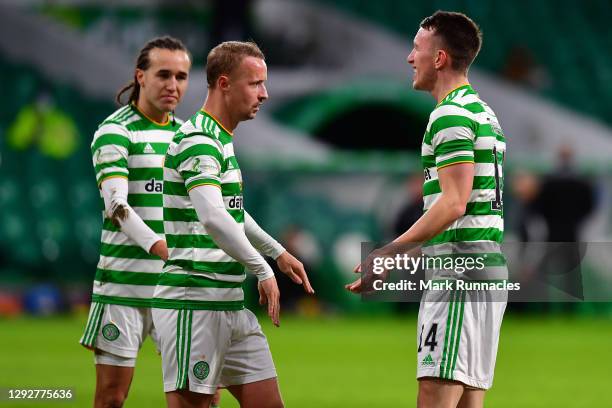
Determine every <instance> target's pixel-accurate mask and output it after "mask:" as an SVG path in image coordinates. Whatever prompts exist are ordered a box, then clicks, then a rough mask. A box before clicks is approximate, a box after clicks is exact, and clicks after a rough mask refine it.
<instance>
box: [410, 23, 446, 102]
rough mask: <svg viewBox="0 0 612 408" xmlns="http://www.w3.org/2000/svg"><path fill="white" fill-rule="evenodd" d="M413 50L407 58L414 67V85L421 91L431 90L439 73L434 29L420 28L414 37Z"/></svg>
mask: <svg viewBox="0 0 612 408" xmlns="http://www.w3.org/2000/svg"><path fill="white" fill-rule="evenodd" d="M413 45H414V46H413V48H412V51H410V54H409V55H408V58H406V60H407V61H408V64H410V65H411V66H412V68H413V69H414V76H413V78H412V87H413V88H414V89H418V90H421V91H431V90H432V89H433V88H434V85H435V83H436V80H437V77H438V73H437V70H436V68H435V65H434V63H435V60H436V56H437V55H436V54H437V50H438V47H437V41H436V38H435V36H434V31H433V30H426V29H424V28H420V29H419V31H417V34H416V36H415V37H414V42H413Z"/></svg>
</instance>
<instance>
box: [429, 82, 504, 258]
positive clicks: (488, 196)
mask: <svg viewBox="0 0 612 408" xmlns="http://www.w3.org/2000/svg"><path fill="white" fill-rule="evenodd" d="M505 140H506V139H505V137H504V133H503V131H502V129H501V127H500V125H499V122H498V120H497V117H496V116H495V113H494V112H493V111H492V110H491V108H490V107H489V106H488V105H487V104H486V103H485V102H483V101H482V100H481V99H480V97H479V96H478V94H477V93H476V92H475V91H474V90H473V89H472V87H471V86H470V85H464V86H461V87H459V88H457V89H455V90H454V91H452V92H451V93H449V94H448V95H447V96H446V97H445V98H444V99H443V100H442V101H441V102H440V103H439V104H438V105H437V106H436V108H435V109H434V110H433V112H432V113H431V115H430V116H429V123H428V124H427V130H426V132H425V135H424V137H423V144H422V148H421V155H422V164H423V169H424V173H425V174H424V175H425V181H424V185H423V201H424V208H423V209H424V211H427V210H428V209H429V208H431V206H432V205H433V203H434V202H435V200H436V199H437V198H438V197H439V195H440V193H441V190H440V184H439V182H438V170H439V169H441V168H443V167H445V166H449V165H453V164H457V163H463V162H465V163H474V164H475V166H474V182H473V186H472V193H471V194H470V198H469V201H468V203H467V208H466V211H465V214H464V215H463V216H461V217H460V218H458V219H457V220H456V221H455V222H454V223H453V224H452V225H450V226H449V227H448V228H447V229H446V230H445V231H443V232H442V233H440V234H438V235H437V236H435V237H433V238H432V239H431V240H429V241H428V242H426V243H425V244H424V245H423V252H424V253H425V254H426V255H430V256H434V255H441V254H449V253H453V254H457V253H462V252H464V253H493V254H498V255H494V256H492V257H491V256H490V257H489V261H488V262H487V265H488V266H502V265H505V260H504V259H503V256H501V254H499V252H500V249H499V248H500V244H501V242H502V239H503V234H504V214H503V200H502V190H503V180H504V179H503V163H504V157H505V152H506V142H505Z"/></svg>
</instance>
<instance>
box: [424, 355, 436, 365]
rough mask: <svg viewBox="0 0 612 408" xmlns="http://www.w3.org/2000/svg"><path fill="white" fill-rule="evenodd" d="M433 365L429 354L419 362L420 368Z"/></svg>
mask: <svg viewBox="0 0 612 408" xmlns="http://www.w3.org/2000/svg"><path fill="white" fill-rule="evenodd" d="M435 365H436V363H435V362H434V360H433V358H431V354H428V355H427V357H425V358H424V359H423V361H421V367H433V366H435Z"/></svg>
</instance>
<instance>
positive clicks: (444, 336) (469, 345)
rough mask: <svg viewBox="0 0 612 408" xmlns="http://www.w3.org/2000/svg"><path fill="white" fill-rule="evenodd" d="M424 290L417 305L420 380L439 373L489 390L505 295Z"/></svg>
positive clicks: (440, 376) (418, 373)
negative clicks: (419, 303) (418, 305)
mask: <svg viewBox="0 0 612 408" xmlns="http://www.w3.org/2000/svg"><path fill="white" fill-rule="evenodd" d="M494 296H495V301H492V300H491V293H490V292H487V291H465V290H462V291H457V290H453V291H426V292H424V294H423V298H422V299H421V305H420V308H419V323H418V331H417V347H418V353H417V378H422V377H437V378H441V379H447V380H455V381H460V382H462V383H464V384H466V385H468V386H470V387H474V388H480V389H485V390H486V389H489V388H491V386H492V385H493V372H494V369H495V358H496V356H497V345H498V342H499V331H500V328H501V323H502V319H503V316H504V311H505V310H506V302H505V301H500V299H502V298H507V297H506V296H507V294H505V295H501V296H500V294H499V293H497V294H495V295H494Z"/></svg>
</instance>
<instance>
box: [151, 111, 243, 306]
mask: <svg viewBox="0 0 612 408" xmlns="http://www.w3.org/2000/svg"><path fill="white" fill-rule="evenodd" d="M202 185H214V186H217V187H219V188H220V189H221V194H222V195H223V201H224V203H225V209H226V210H227V212H228V213H229V214H230V215H231V216H232V217H233V218H234V220H235V221H236V222H237V223H238V224H239V225H240V226H241V227H242V228H244V209H243V205H242V175H241V173H240V168H239V166H238V162H237V161H236V157H235V156H234V146H233V144H232V135H231V133H230V132H228V131H227V130H226V129H224V128H223V126H222V125H221V124H220V123H219V121H217V120H216V119H215V118H214V117H213V116H211V115H210V114H209V113H207V112H204V111H199V112H197V113H196V114H195V115H193V116H192V117H191V119H190V120H189V121H186V122H185V123H184V124H183V126H181V128H180V129H179V130H178V131H177V133H176V135H175V137H174V139H173V141H172V143H171V144H170V147H169V148H168V154H167V155H166V162H165V167H164V229H165V232H166V240H167V242H168V256H169V258H168V261H167V262H166V264H165V266H164V271H163V273H162V275H161V276H160V278H159V281H158V284H157V289H156V290H155V299H154V301H153V305H154V307H159V308H172V309H205V310H240V309H243V308H244V293H243V291H242V282H243V281H244V279H245V277H246V275H245V268H244V266H243V265H242V264H240V263H239V262H238V261H236V260H235V259H233V258H232V257H230V256H229V255H228V254H226V253H225V252H224V251H223V250H222V249H220V248H219V247H218V246H217V245H216V244H215V242H214V241H213V239H212V238H211V237H210V235H208V234H207V232H206V229H205V227H204V225H203V224H202V223H201V222H200V220H199V219H198V216H197V214H196V211H195V209H194V207H193V204H192V203H191V199H190V197H189V190H191V189H193V188H195V187H198V186H202Z"/></svg>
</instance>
